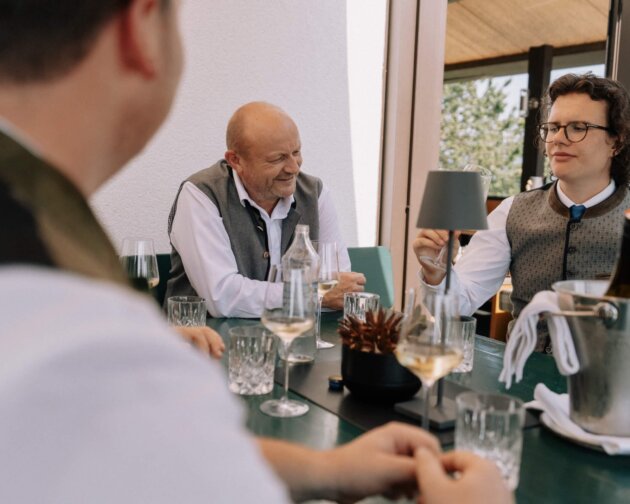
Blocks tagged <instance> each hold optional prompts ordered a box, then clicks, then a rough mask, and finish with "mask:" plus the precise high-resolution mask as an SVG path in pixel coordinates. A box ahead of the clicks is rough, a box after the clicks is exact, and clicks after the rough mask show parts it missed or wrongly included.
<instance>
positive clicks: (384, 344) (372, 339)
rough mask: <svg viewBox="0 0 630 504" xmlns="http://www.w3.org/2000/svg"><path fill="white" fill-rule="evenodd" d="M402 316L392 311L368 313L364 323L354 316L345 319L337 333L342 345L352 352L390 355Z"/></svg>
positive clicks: (397, 336) (380, 310)
mask: <svg viewBox="0 0 630 504" xmlns="http://www.w3.org/2000/svg"><path fill="white" fill-rule="evenodd" d="M402 319H403V315H402V314H401V313H399V312H395V311H392V310H383V309H382V308H381V309H379V310H377V311H368V312H366V313H365V321H363V320H361V319H360V318H358V317H355V316H354V315H349V316H347V317H345V318H344V319H343V320H342V321H341V322H340V323H339V328H338V329H337V332H338V333H339V335H340V336H341V341H342V343H343V344H344V345H346V346H347V347H348V348H350V349H352V350H360V351H362V352H371V353H382V354H387V353H392V352H393V351H394V349H395V348H396V344H397V343H398V338H399V336H400V322H401V321H402Z"/></svg>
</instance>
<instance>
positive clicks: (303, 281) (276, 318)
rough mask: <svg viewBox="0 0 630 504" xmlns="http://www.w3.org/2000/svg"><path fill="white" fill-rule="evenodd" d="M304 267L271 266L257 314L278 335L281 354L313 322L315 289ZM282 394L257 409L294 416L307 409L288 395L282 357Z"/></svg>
mask: <svg viewBox="0 0 630 504" xmlns="http://www.w3.org/2000/svg"><path fill="white" fill-rule="evenodd" d="M309 275H310V274H309V271H308V270H307V269H305V268H296V269H287V270H284V271H283V270H282V268H281V267H280V266H272V267H271V272H270V275H269V281H268V284H267V292H266V293H265V306H264V309H263V314H262V317H261V322H262V323H263V325H264V326H265V327H266V328H267V329H269V330H270V331H271V332H273V333H274V334H275V335H276V336H278V338H279V340H280V343H281V345H282V349H283V351H284V355H285V356H287V357H288V355H289V350H290V347H291V343H292V342H293V340H294V339H295V338H297V337H298V336H300V335H301V334H304V333H305V332H306V331H309V330H310V329H312V327H313V324H314V323H315V306H314V304H315V303H314V300H315V293H314V292H313V284H312V283H311V282H310V281H309ZM278 283H281V285H282V301H281V303H280V306H278V305H279V303H278V300H277V297H278V296H277V294H278ZM284 362H285V364H284V366H285V367H284V394H283V396H282V398H281V399H272V400H269V401H265V402H264V403H262V404H261V405H260V410H261V411H262V412H263V413H266V414H267V415H269V416H273V417H295V416H300V415H304V414H305V413H306V412H307V411H308V404H305V403H302V402H299V401H294V400H290V399H289V361H288V358H287V359H285V360H284Z"/></svg>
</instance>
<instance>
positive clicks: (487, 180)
mask: <svg viewBox="0 0 630 504" xmlns="http://www.w3.org/2000/svg"><path fill="white" fill-rule="evenodd" d="M463 171H473V172H478V173H479V175H480V176H481V185H482V187H483V199H484V200H487V199H488V192H489V191H490V184H491V183H492V172H491V171H490V170H489V169H488V168H484V167H483V166H479V165H478V164H473V163H468V164H467V165H466V166H464V170H463Z"/></svg>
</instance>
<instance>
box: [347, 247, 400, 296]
mask: <svg viewBox="0 0 630 504" xmlns="http://www.w3.org/2000/svg"><path fill="white" fill-rule="evenodd" d="M348 254H349V255H350V262H351V263H352V271H356V272H358V273H363V274H364V275H365V279H366V283H365V291H366V292H373V293H375V294H378V295H379V296H380V297H381V306H382V307H384V308H391V307H392V306H393V305H394V272H393V267H392V255H391V254H390V252H389V249H387V247H349V248H348Z"/></svg>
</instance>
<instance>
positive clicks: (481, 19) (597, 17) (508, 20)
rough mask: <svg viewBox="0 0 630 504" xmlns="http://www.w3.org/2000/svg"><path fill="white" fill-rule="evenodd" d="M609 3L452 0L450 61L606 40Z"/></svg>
mask: <svg viewBox="0 0 630 504" xmlns="http://www.w3.org/2000/svg"><path fill="white" fill-rule="evenodd" d="M608 9H609V0H454V1H452V0H451V2H449V4H448V16H447V25H446V26H447V28H446V61H445V64H446V65H453V64H462V63H470V62H473V61H480V60H488V59H493V58H500V57H504V56H511V55H517V54H524V53H527V52H528V51H529V48H530V47H536V46H541V45H544V44H548V45H551V46H553V47H554V48H562V47H568V46H576V45H583V44H592V43H596V42H604V41H605V40H606V30H607V25H608Z"/></svg>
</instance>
